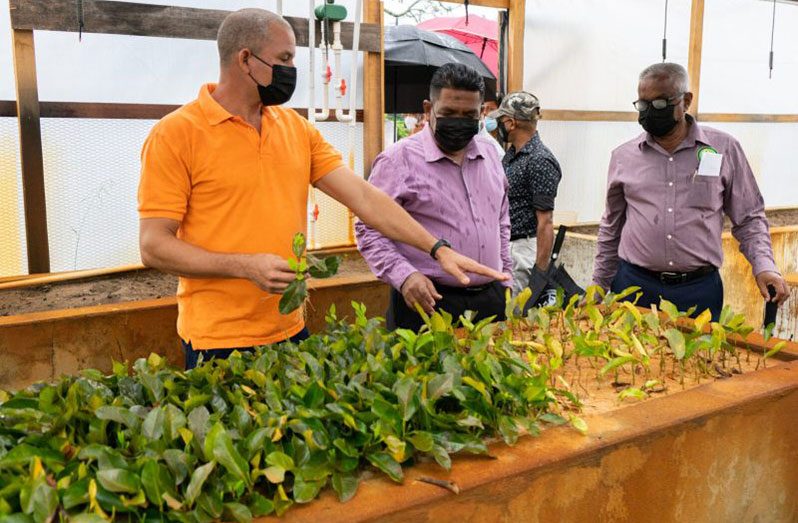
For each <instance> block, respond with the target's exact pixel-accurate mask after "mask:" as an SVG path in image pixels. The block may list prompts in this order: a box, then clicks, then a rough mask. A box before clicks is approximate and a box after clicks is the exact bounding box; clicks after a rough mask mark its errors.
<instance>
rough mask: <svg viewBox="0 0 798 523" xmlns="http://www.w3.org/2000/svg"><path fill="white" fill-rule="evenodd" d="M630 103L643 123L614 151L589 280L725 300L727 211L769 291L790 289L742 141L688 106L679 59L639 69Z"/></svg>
mask: <svg viewBox="0 0 798 523" xmlns="http://www.w3.org/2000/svg"><path fill="white" fill-rule="evenodd" d="M638 96H639V99H638V100H637V101H636V102H635V103H634V105H635V108H636V109H637V110H638V111H639V113H640V114H639V119H638V121H639V122H640V124H641V125H642V126H643V129H644V130H645V131H646V132H644V133H643V134H641V135H640V136H638V137H637V138H635V139H634V140H631V141H629V142H627V143H625V144H623V145H621V146H620V147H618V148H617V149H615V150H614V151H613V153H612V157H611V159H610V168H609V175H608V180H607V203H606V208H605V211H604V216H603V217H602V219H601V225H600V227H599V239H598V254H597V255H596V261H595V272H594V273H593V281H594V283H596V284H597V285H600V286H601V287H603V288H605V289H610V288H611V289H612V291H613V292H618V291H620V290H622V289H624V288H627V287H630V286H633V285H637V286H640V287H641V288H642V293H643V295H642V297H641V299H640V300H639V301H638V305H642V306H645V307H647V306H649V305H650V304H651V303H658V302H659V299H660V297H663V298H665V299H667V300H669V301H671V302H673V303H674V304H675V305H676V306H677V307H678V308H679V310H682V311H684V310H687V309H689V308H690V307H696V311H695V313H694V314H700V313H701V312H703V311H704V310H706V309H709V310H710V311H711V312H712V317H713V319H715V320H717V319H718V317H719V315H720V311H721V309H722V308H723V282H722V281H721V279H720V275H719V273H718V268H719V267H720V266H721V265H722V263H723V250H722V248H721V233H722V231H723V215H724V213H725V214H726V215H727V216H728V217H729V218H730V219H731V222H732V235H734V237H735V238H736V239H737V240H738V241H739V242H740V251H741V252H742V253H743V254H744V255H745V257H746V258H747V259H748V261H749V262H750V263H751V267H752V269H753V273H754V276H755V277H756V282H757V285H758V286H759V290H760V292H761V293H762V296H763V297H764V298H765V299H768V300H769V299H770V296H769V295H768V286H772V287H773V288H774V289H775V291H776V295H775V297H774V298H773V301H776V302H777V303H782V302H783V301H784V300H785V299H786V298H787V296H788V294H789V290H788V287H787V284H786V283H785V282H784V279H783V278H782V277H781V275H780V274H779V272H778V269H777V268H776V264H775V262H774V261H773V249H772V247H771V243H770V234H769V232H768V221H767V218H766V217H765V212H764V200H763V199H762V195H761V194H760V192H759V188H758V187H757V183H756V180H755V178H754V174H753V172H751V167H750V166H749V165H748V161H747V160H746V158H745V154H744V153H743V150H742V147H740V144H739V142H738V141H737V140H735V139H734V138H733V137H732V136H730V135H729V134H726V133H724V132H722V131H718V130H716V129H712V128H709V127H705V126H703V125H699V124H698V123H697V122H696V121H695V119H694V118H693V117H691V116H690V115H688V114H687V109H688V108H689V107H690V102H691V101H692V99H693V95H692V93H690V92H689V91H688V78H687V71H686V70H685V69H684V67H682V66H680V65H677V64H671V63H662V64H655V65H652V66H650V67H648V68H646V69H645V70H644V71H643V72H642V73H641V74H640V83H639V85H638Z"/></svg>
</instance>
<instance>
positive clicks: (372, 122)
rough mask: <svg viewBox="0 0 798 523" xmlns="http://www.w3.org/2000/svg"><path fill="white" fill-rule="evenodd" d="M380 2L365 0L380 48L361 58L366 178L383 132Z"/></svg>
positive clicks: (383, 83) (383, 107) (383, 99)
mask: <svg viewBox="0 0 798 523" xmlns="http://www.w3.org/2000/svg"><path fill="white" fill-rule="evenodd" d="M382 9H383V4H382V2H381V1H380V0H367V1H366V3H365V13H364V16H363V18H364V20H365V21H366V22H370V23H375V24H379V26H380V52H378V53H366V56H365V57H364V58H363V60H364V61H363V174H364V176H365V177H366V178H368V175H369V173H370V172H371V164H372V163H374V159H375V158H377V155H378V154H380V152H381V151H382V148H383V144H384V140H385V137H384V134H385V122H384V120H385V115H384V112H385V87H384V86H385V80H384V79H385V67H384V64H385V60H384V58H385V45H384V39H383V37H382V31H383V27H384V26H383V10H382Z"/></svg>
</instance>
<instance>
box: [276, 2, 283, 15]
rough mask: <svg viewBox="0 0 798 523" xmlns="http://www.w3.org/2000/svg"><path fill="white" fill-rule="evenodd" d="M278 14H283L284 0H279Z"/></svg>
mask: <svg viewBox="0 0 798 523" xmlns="http://www.w3.org/2000/svg"><path fill="white" fill-rule="evenodd" d="M277 14H278V15H280V16H283V0H277Z"/></svg>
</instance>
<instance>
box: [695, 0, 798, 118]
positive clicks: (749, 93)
mask: <svg viewBox="0 0 798 523" xmlns="http://www.w3.org/2000/svg"><path fill="white" fill-rule="evenodd" d="M772 17H773V3H772V2H763V1H760V0H706V7H705V11H704V43H703V50H702V58H701V106H700V110H701V111H704V112H711V113H766V114H767V113H777V114H782V113H783V114H797V113H798V96H796V86H798V54H796V50H798V31H796V30H795V28H796V27H798V4H792V5H790V4H787V3H783V2H779V3H777V4H776V31H775V41H774V47H775V53H774V60H775V63H774V70H773V78H772V79H771V78H768V58H769V51H770V28H771V23H772V20H773V19H772Z"/></svg>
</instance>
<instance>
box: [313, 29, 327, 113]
mask: <svg viewBox="0 0 798 523" xmlns="http://www.w3.org/2000/svg"><path fill="white" fill-rule="evenodd" d="M326 27H327V24H325V23H324V21H322V23H321V43H320V44H319V48H320V49H322V55H323V56H324V63H323V65H322V73H321V74H322V77H323V79H324V81H323V82H322V83H323V84H324V89H323V90H322V92H321V111H319V112H317V113H316V115H315V119H316V120H317V121H319V122H324V121H326V120H327V119H329V118H330V78H329V77H328V76H327V70H328V69H329V68H330V53H329V50H328V49H327V29H326ZM313 52H314V53H315V52H316V51H315V48H314V51H313Z"/></svg>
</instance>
